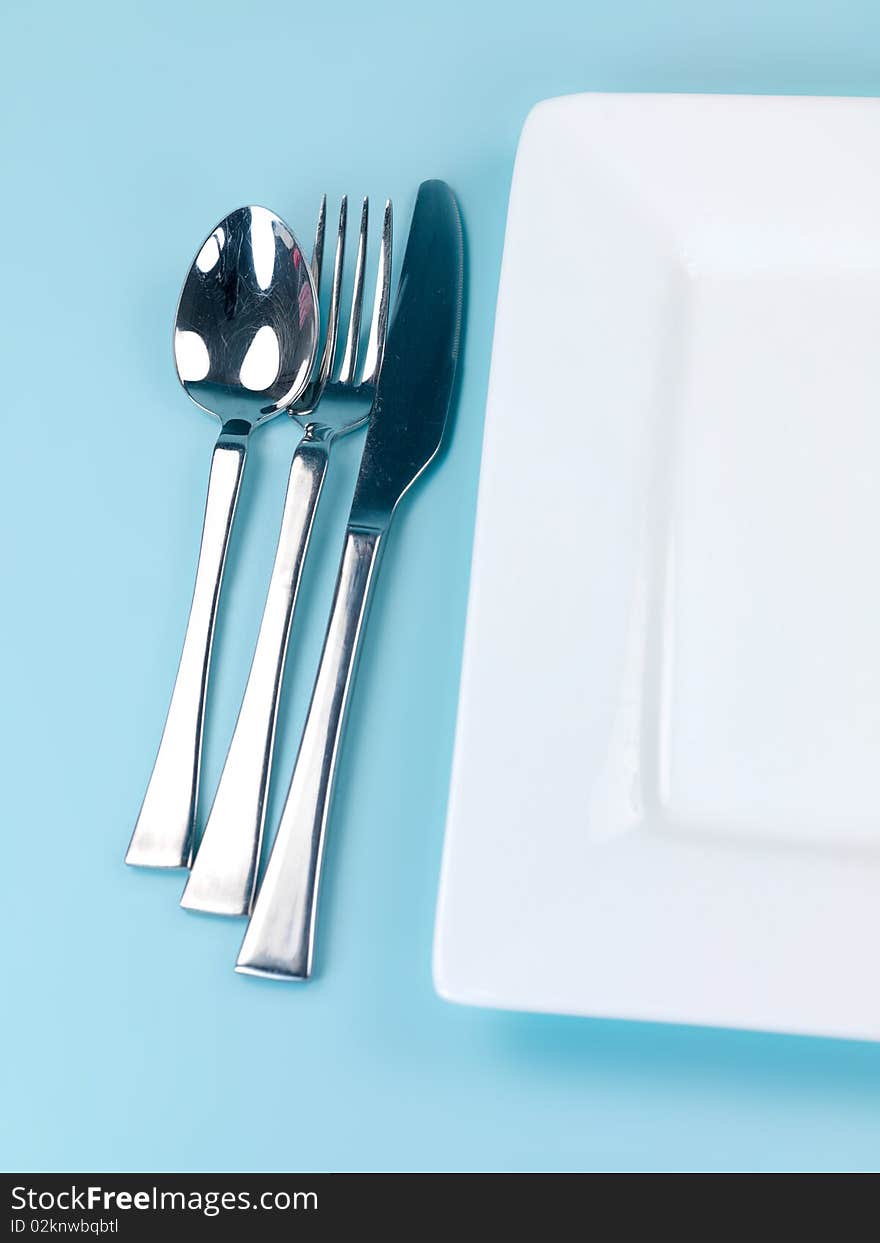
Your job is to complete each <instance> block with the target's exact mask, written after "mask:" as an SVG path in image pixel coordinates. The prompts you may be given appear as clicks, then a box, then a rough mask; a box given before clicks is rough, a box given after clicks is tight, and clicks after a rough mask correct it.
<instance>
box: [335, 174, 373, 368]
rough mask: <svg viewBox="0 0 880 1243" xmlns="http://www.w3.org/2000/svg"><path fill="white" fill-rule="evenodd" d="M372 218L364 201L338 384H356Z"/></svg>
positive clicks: (367, 204) (366, 201) (367, 201)
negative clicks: (368, 228) (368, 226)
mask: <svg viewBox="0 0 880 1243" xmlns="http://www.w3.org/2000/svg"><path fill="white" fill-rule="evenodd" d="M369 217H370V200H369V199H366V198H365V199H364V201H363V204H362V206H361V228H360V233H359V235H358V249H357V259H356V260H355V265H354V285H353V287H352V291H351V314H350V315H349V319H348V336H347V338H346V341H345V352H344V353H343V355H342V364H341V366H340V368H339V375H338V376H337V377H336V382H337V384H346V385H347V384H352V383H354V373H355V368H356V367H357V359H358V348H359V345H360V335H361V317H362V315H363V309H364V271H365V269H366V263H367V224H368V223H369Z"/></svg>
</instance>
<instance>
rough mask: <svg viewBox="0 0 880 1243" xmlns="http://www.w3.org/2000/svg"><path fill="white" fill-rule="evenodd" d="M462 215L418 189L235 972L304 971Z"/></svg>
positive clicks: (446, 332) (434, 364) (445, 391)
mask: <svg viewBox="0 0 880 1243" xmlns="http://www.w3.org/2000/svg"><path fill="white" fill-rule="evenodd" d="M463 249H464V248H463V240H462V229H461V218H460V216H459V211H458V205H457V203H456V201H455V196H454V195H453V193H452V191H451V189H450V188H449V186H448V185H446V183H445V182H442V181H426V182H423V183H422V185H421V186H420V187H419V192H418V195H417V197H416V203H415V208H414V210H413V217H412V223H411V225H410V231H409V237H408V239H407V244H406V251H405V254H404V259H403V266H402V269H401V275H400V281H399V285H398V291H397V298H396V300H395V306H394V311H393V314H392V318H391V322H390V324H389V327H388V338H387V341H386V345H385V358H384V362H383V365H382V372H381V375H380V377H379V383H378V387H377V390H376V396H375V398H374V401H373V406H372V409H371V411H370V419H369V426H368V430H367V438H366V442H365V444H364V452H363V457H362V459H361V467H360V471H359V474H358V478H357V483H356V485H355V491H354V497H353V500H352V506H351V512H350V515H349V521H348V526H347V529H346V534H345V541H344V544H343V552H342V559H341V562H340V567H339V575H338V577H337V581H336V589H335V592H334V597H333V604H332V606H331V610H330V620H329V623H328V626H327V634H326V638H325V640H324V649H323V652H322V655H321V662H320V665H319V668H318V674H317V677H316V679H315V686H314V690H313V692H312V700H311V704H310V706H309V712H308V716H307V718H306V723H305V727H304V729H303V735H302V739H301V742H300V747H299V753H298V755H297V760H296V764H295V766H294V770H293V776H292V778H291V782H290V788H289V790H288V793H287V799H286V802H285V805H284V810H283V812H282V815H281V820H280V822H279V826H278V832H277V833H276V836H275V842H274V845H273V847H272V854H271V856H270V858H269V863H268V865H267V868H266V874H265V877H264V879H263V883H262V885H261V886H260V890H259V893H258V895H257V901H256V904H255V906H254V912H253V915H252V916H251V919H250V923H249V924H248V928H247V932H246V933H245V937H244V940H243V942H242V946H241V951H240V953H239V956H238V961H237V963H236V970H237V971H240V972H243V973H245V974H249V975H260V976H268V977H271V978H275V979H307V978H308V976H309V975H310V974H311V969H312V956H313V946H314V934H315V920H316V913H317V901H318V889H319V883H320V875H321V858H322V854H323V846H324V837H325V830H326V826H327V820H328V816H329V810H330V800H331V796H332V791H333V781H334V776H335V772H336V762H337V757H338V752H339V744H340V740H341V737H342V729H343V724H344V721H345V715H346V709H347V705H348V702H349V697H350V691H351V687H352V683H353V680H354V672H355V669H356V666H357V658H358V654H359V651H360V647H361V639H362V636H363V630H364V625H365V621H366V617H367V610H368V605H369V601H370V596H371V593H372V589H373V586H374V584H375V579H376V571H377V569H378V565H379V559H380V555H381V551H382V549H383V548H384V542H385V534H386V532H387V530H388V527H389V524H390V522H391V519H392V517H393V515H394V512H395V510H396V508H397V505H398V503H399V502H400V500H401V498H402V497H403V496H404V495H405V494H406V492H407V491H408V490H409V488H410V487H411V486H412V484H413V483H414V482H415V480H416V479H417V478H418V477H419V475H420V474H421V473H422V472H423V471H424V469H425V467H426V466H428V464H429V463H430V462H431V460H432V459H433V458H434V457H435V456H436V454H437V451H438V450H439V448H440V445H441V443H442V440H443V436H444V432H445V430H446V425H447V422H448V416H449V410H450V406H451V402H452V394H453V387H454V381H455V371H456V365H457V362H458V356H459V350H460V344H461V319H462V299H463V291H464V254H463Z"/></svg>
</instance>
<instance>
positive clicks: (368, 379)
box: [360, 199, 392, 386]
mask: <svg viewBox="0 0 880 1243" xmlns="http://www.w3.org/2000/svg"><path fill="white" fill-rule="evenodd" d="M391 216H392V213H391V200H390V199H388V200H386V203H385V216H384V219H383V221H382V241H381V242H380V244H379V271H378V273H377V275H376V295H375V297H374V299H373V318H372V321H371V323H370V335H369V337H368V338H367V352H366V354H365V355H364V370H363V374H362V376H361V381H360V382H361V384H369V385H373V386H374V385H375V383H376V381H377V380H378V378H379V372H380V371H381V369H382V356H383V355H384V353H385V336H386V334H387V331H388V307H389V305H390V303H391V231H392V228H391V226H392V219H391Z"/></svg>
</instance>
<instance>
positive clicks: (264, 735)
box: [180, 195, 392, 915]
mask: <svg viewBox="0 0 880 1243" xmlns="http://www.w3.org/2000/svg"><path fill="white" fill-rule="evenodd" d="M326 217H327V197H326V195H325V196H324V198H323V199H322V201H321V209H320V211H319V213H318V225H317V229H316V232H315V246H314V251H313V254H312V272H313V275H314V280H315V286H316V288H318V289H320V285H321V269H322V265H323V255H324V232H325V226H326ZM347 221H348V201H347V198H346V197H345V196H343V198H342V201H341V204H340V209H339V224H338V228H337V233H336V253H335V256H334V261H333V277H332V285H331V290H330V303H329V307H328V313H327V327H326V333H325V337H324V344H323V348H322V350H321V356H320V359H319V361H318V362H317V363H316V367H315V372H314V375H313V377H312V378H311V380H310V382H309V384H308V385H307V386H306V389H305V392H304V394H303V396H302V397H301V398H300V399H299V400H298V401H297V402H296V403H294V405H293V406H291V407H290V409H289V410H288V413H289V414H290V416H291V417H292V418H294V419H296V420H297V421H298V422H300V423H301V424H302V425H303V426H304V431H303V436H302V439H301V440H300V442H299V444H298V445H297V448H296V451H295V453H294V455H293V461H292V462H291V466H290V475H289V478H288V483H287V494H286V497H285V501H284V510H283V513H282V518H281V530H280V533H279V536H278V548H277V551H276V553H275V563H274V566H273V568H272V576H271V579H270V581H269V590H268V593H267V597H266V605H265V608H264V610H263V619H262V621H261V623H260V631H259V635H258V637H257V643H256V647H255V649H254V656H253V661H252V663H251V669H250V673H249V675H248V681H247V686H246V687H245V692H244V696H243V698H242V703H241V708H240V709H239V713H238V720H237V721H236V725H235V730H234V732H233V735H232V740H231V742H230V744H229V750H228V752H227V755H226V762H225V764H224V767H223V772H222V774H221V776H220V782H219V784H218V786H217V792H216V794H215V796H214V803H213V806H212V808H211V812H210V814H209V816H208V820H207V823H206V825H205V831H204V833H203V835H202V840H201V844H200V846H199V849H198V853H197V855H196V858H195V862H194V863H193V866H192V871H191V873H190V876H189V879H188V881H187V884H186V887H185V889H184V891H183V895H182V897H181V900H180V903H181V906H184V907H187V908H189V909H190V910H198V911H210V912H212V913H213V914H217V915H248V914H250V912H251V909H252V907H253V901H254V892H255V889H256V882H257V873H258V870H259V862H260V851H261V846H262V839H263V829H264V825H265V819H266V801H267V794H268V788H269V780H270V776H271V770H272V752H273V749H274V744H275V729H276V724H277V719H278V706H279V701H280V695H281V686H282V682H283V679H284V666H285V661H286V657H287V646H288V639H289V636H290V626H291V622H292V619H293V613H294V609H295V607H296V598H297V594H298V590H299V584H300V579H301V577H302V569H303V565H304V562H305V558H306V554H307V552H308V545H309V539H310V537H311V532H312V526H313V523H314V518H315V513H316V511H317V507H318V501H319V499H320V496H321V490H322V488H323V484H324V478H325V476H326V472H327V465H328V462H329V457H330V451H331V448H332V446H333V443H334V441H336V440H337V439H339V437H341V436H345V435H348V434H349V433H350V432H353V431H354V430H355V429H356V428H358V427H362V426H363V424H364V423H365V422H366V420H367V416H368V414H369V409H370V404H371V402H372V398H373V394H374V392H375V389H376V382H377V380H378V377H379V371H380V369H381V366H382V357H383V354H384V350H385V336H386V331H387V327H388V306H389V301H390V292H391V225H392V212H391V203H390V202H386V204H385V212H384V217H383V222H382V234H381V238H380V242H379V259H378V271H377V277H376V293H375V298H374V303H373V312H372V318H371V323H370V329H369V334H368V338H367V343H366V351H365V354H364V361H363V365H362V367H361V368H360V372H359V371H358V355H359V353H360V337H361V321H362V317H363V301H364V276H365V272H366V255H367V232H368V224H369V200H368V199H366V198H365V199H364V200H363V205H362V208H361V220H360V229H359V233H358V249H357V258H356V260H355V267H354V283H353V287H352V295H351V309H350V312H349V319H348V331H347V335H346V341H345V347H344V349H343V353H342V360H341V363H340V365H339V370H338V372H337V373H336V375H335V377H334V376H333V370H334V363H335V359H336V348H337V343H338V339H339V318H340V305H341V292H342V275H343V269H344V262H345V237H346V232H347ZM327 394H330V395H332V396H338V397H342V398H354V399H357V401H358V408H357V410H356V411H354V412H353V411H352V409H351V407H350V406H349V409H348V410H347V411H346V412H345V413H346V417H344V418H341V417H340V418H337V419H336V420H334V421H333V422H330V421H329V420H328V421H326V422H325V421H323V413H324V409H323V406H322V408H321V414H322V421H321V422H317V421H311V420H310V416H311V415H312V414H314V412H315V410H316V409H317V407H318V405H319V403H320V402H321V401H322V398H323V397H324V396H325V395H327Z"/></svg>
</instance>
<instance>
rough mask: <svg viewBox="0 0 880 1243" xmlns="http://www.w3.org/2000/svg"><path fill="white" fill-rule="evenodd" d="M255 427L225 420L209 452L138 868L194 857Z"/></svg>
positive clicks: (133, 849) (137, 843)
mask: <svg viewBox="0 0 880 1243" xmlns="http://www.w3.org/2000/svg"><path fill="white" fill-rule="evenodd" d="M249 431H250V424H249V423H245V422H243V421H241V420H235V421H232V422H230V423H226V424H224V426H223V428H222V430H221V432H220V436H219V438H218V440H217V444H216V445H215V447H214V453H213V456H212V458H211V473H210V476H209V478H208V496H207V500H206V502H205V518H204V523H203V525H202V543H201V548H200V550H199V563H198V568H197V570H196V582H195V588H194V590H193V597H192V604H191V605H190V611H189V621H188V622H187V627H186V635H185V637H184V640H183V651H182V653H181V656H180V664H179V666H178V669H177V678H176V680H175V683H174V690H173V691H172V694H171V703H170V704H169V707H168V716H167V717H166V718H165V728H164V729H163V731H162V741H161V742H160V743H159V751H158V753H157V755H156V762H155V764H154V765H153V773H152V776H151V777H150V782H149V785H148V786H147V792H146V794H145V795H144V801H143V804H142V805H141V810H140V814H139V816H138V819H137V824H136V825H135V827H134V833H133V834H132V838H131V842H130V844H129V847H128V852H127V854H126V856H125V862H126V863H130V864H132V865H134V866H135V867H159V868H186V867H189V865H190V860H191V859H192V847H193V833H194V829H195V817H196V804H197V801H198V790H199V767H200V764H201V755H202V728H203V725H204V719H205V693H206V690H207V685H208V670H209V668H210V664H211V645H212V643H213V640H214V622H215V620H216V616H217V603H218V601H219V599H220V587H221V584H222V581H223V568H224V566H225V564H226V551H227V549H228V547H229V535H230V532H231V530H232V521H233V519H234V517H235V508H236V505H237V503H238V494H239V490H240V488H241V477H242V474H243V472H244V464H245V458H246V456H247V438H248V432H249Z"/></svg>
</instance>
